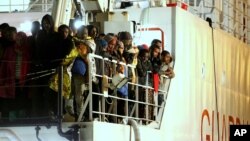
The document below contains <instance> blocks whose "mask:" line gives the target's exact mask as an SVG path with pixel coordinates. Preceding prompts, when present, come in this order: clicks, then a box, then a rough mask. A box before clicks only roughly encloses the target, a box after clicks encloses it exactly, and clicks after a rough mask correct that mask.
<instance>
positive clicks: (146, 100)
mask: <svg viewBox="0 0 250 141" xmlns="http://www.w3.org/2000/svg"><path fill="white" fill-rule="evenodd" d="M148 73H149V71H147V76H146V87H147V88H146V99H145V102H146V109H145V110H146V120H148ZM147 123H148V121H147Z"/></svg>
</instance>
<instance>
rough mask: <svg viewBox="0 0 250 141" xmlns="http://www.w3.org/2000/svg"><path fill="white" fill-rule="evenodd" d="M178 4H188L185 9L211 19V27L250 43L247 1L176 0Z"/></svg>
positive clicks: (249, 20)
mask: <svg viewBox="0 0 250 141" xmlns="http://www.w3.org/2000/svg"><path fill="white" fill-rule="evenodd" d="M172 2H177V3H178V6H180V7H181V3H185V4H186V5H188V8H187V10H188V11H189V12H191V13H193V14H194V15H197V16H199V17H200V18H202V19H204V20H206V18H207V17H209V18H211V19H212V21H213V27H215V28H219V29H222V30H224V31H226V32H228V33H230V34H231V35H233V36H235V37H236V38H238V39H239V40H242V41H243V42H245V43H247V44H249V43H250V29H249V26H250V16H249V12H250V6H249V4H248V2H247V1H243V0H237V1H235V2H232V1H230V0H219V1H215V0H176V1H173V0H172Z"/></svg>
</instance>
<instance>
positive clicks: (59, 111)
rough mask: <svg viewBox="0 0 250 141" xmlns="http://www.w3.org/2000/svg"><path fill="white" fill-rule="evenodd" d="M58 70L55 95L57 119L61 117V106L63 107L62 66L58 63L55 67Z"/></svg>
mask: <svg viewBox="0 0 250 141" xmlns="http://www.w3.org/2000/svg"><path fill="white" fill-rule="evenodd" d="M57 72H58V96H57V103H58V104H57V116H58V118H59V120H61V119H62V108H63V102H62V100H63V96H62V91H63V66H62V65H60V66H59V67H58V68H57Z"/></svg>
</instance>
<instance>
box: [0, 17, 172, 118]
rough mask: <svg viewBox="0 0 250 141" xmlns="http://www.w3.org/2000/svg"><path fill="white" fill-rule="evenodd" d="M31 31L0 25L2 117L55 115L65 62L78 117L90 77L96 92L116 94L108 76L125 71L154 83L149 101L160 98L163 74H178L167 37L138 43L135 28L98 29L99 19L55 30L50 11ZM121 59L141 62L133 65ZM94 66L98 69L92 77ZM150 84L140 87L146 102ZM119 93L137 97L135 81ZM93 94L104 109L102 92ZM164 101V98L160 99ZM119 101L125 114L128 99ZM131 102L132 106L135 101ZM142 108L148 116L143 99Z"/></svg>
mask: <svg viewBox="0 0 250 141" xmlns="http://www.w3.org/2000/svg"><path fill="white" fill-rule="evenodd" d="M31 33H32V35H31V36H27V35H26V33H24V32H22V31H17V29H16V28H15V27H12V26H9V25H8V23H3V24H1V25H0V113H1V116H0V118H2V119H7V120H9V121H11V120H15V119H22V118H32V117H48V116H51V115H55V114H56V113H57V93H58V91H59V90H58V79H59V76H58V73H57V68H58V67H59V66H63V90H62V94H63V97H64V105H65V108H64V113H67V114H69V115H71V116H73V117H74V119H75V120H76V119H77V117H78V116H79V114H80V112H81V111H82V109H83V104H84V102H85V100H86V97H87V95H88V83H89V82H90V81H89V80H90V79H91V80H92V91H93V92H96V93H101V94H103V93H108V94H112V93H113V92H114V89H112V88H110V87H109V86H110V84H109V83H112V82H110V80H109V79H108V78H114V77H115V76H116V75H123V76H125V77H126V78H128V81H129V82H131V83H135V84H141V85H149V86H152V87H153V88H154V90H149V91H148V98H149V99H148V103H154V101H153V94H155V93H158V90H159V88H160V89H161V87H162V85H164V84H163V83H164V81H163V78H162V77H161V76H167V77H169V78H173V77H174V72H173V68H172V67H170V63H171V62H172V57H171V55H170V53H169V52H168V51H166V50H162V42H161V41H160V40H158V39H153V40H152V43H151V45H150V46H148V45H146V44H142V45H138V46H135V45H133V41H132V40H133V39H132V36H131V34H130V33H129V32H126V31H121V32H119V33H108V34H103V33H98V28H97V27H95V26H94V25H82V26H81V27H80V28H78V29H76V28H75V27H74V26H73V25H69V26H67V25H64V24H63V25H60V26H59V27H58V29H57V30H56V31H55V29H54V22H53V18H52V16H51V15H48V14H47V15H45V16H44V17H43V18H42V21H41V23H40V22H39V21H34V22H33V23H32V29H31ZM89 54H96V55H99V56H101V57H103V58H108V60H116V61H117V62H118V64H114V63H112V62H110V61H105V62H104V63H103V62H102V60H100V59H93V58H92V59H91V58H89V57H88V56H89ZM121 62H122V63H124V64H130V65H132V66H135V67H134V68H127V67H125V66H124V65H122V63H121ZM89 64H91V65H89ZM90 70H91V73H92V74H97V75H93V77H92V78H89V75H88V73H89V72H90ZM148 72H150V73H148ZM100 76H101V77H100ZM147 76H148V77H149V79H148V80H147V79H146V78H147ZM112 81H113V80H112ZM145 90H146V88H144V87H140V88H139V101H142V102H146V99H145V97H146V96H145V94H146V93H145ZM117 96H118V97H121V98H129V99H135V86H134V85H128V84H125V85H123V86H122V87H121V88H118V89H117ZM92 99H93V111H98V109H99V106H98V104H99V99H100V96H98V95H93V98H92ZM162 101H163V100H162V98H160V99H159V102H160V103H161V102H162ZM69 103H71V104H69ZM72 103H74V104H72ZM117 105H118V106H117V109H118V114H119V115H124V114H125V109H124V101H123V100H118V102H117ZM130 105H132V104H131V103H130ZM72 107H73V108H72ZM129 108H130V110H129V111H131V106H129ZM148 110H149V113H150V116H149V119H153V107H152V106H151V108H149V109H148ZM139 113H140V118H145V105H144V104H140V105H139ZM87 114H88V112H87ZM85 116H86V117H87V115H85Z"/></svg>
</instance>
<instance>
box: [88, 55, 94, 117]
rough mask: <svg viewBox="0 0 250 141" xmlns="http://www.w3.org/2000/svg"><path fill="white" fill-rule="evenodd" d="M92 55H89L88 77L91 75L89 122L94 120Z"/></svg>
mask: <svg viewBox="0 0 250 141" xmlns="http://www.w3.org/2000/svg"><path fill="white" fill-rule="evenodd" d="M91 60H92V54H91V53H90V54H88V61H89V63H88V71H89V72H88V75H89V95H90V99H89V120H90V121H92V120H93V93H92V63H93V62H91Z"/></svg>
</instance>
